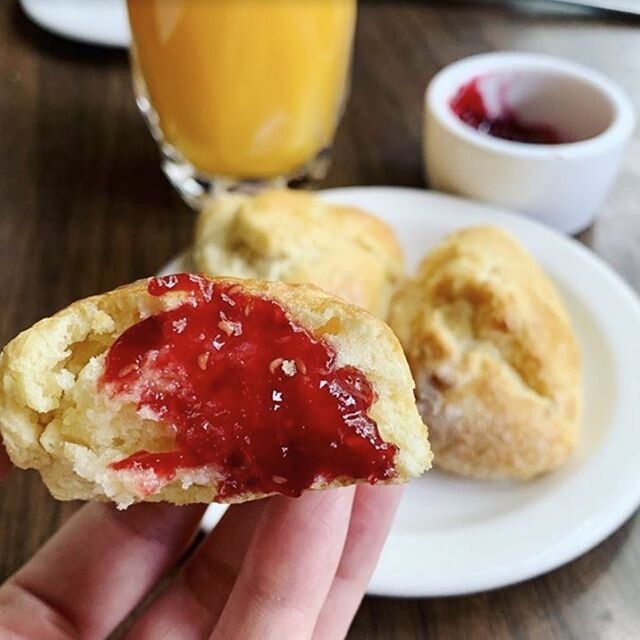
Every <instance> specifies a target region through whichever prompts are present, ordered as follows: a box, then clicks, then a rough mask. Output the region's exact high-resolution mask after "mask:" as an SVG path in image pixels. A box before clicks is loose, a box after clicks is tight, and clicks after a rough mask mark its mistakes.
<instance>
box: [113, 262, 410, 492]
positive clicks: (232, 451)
mask: <svg viewBox="0 0 640 640" xmlns="http://www.w3.org/2000/svg"><path fill="white" fill-rule="evenodd" d="M148 291H149V293H150V294H151V295H153V296H162V295H165V294H166V293H167V292H170V291H187V292H188V293H189V296H188V297H187V298H186V300H185V302H184V303H182V304H181V305H180V306H179V307H177V308H176V309H173V310H171V311H164V312H161V313H158V314H157V315H153V316H150V317H149V318H146V319H145V320H142V321H141V322H139V323H138V324H136V325H133V326H132V327H130V328H129V329H127V330H126V331H125V332H124V333H123V334H122V335H121V336H120V337H119V338H118V339H117V340H116V341H115V342H114V344H113V345H112V346H111V348H110V349H109V351H108V352H107V356H106V364H105V372H104V374H103V377H102V381H101V384H102V386H103V388H104V389H105V391H106V392H107V393H109V394H111V395H112V396H124V397H127V396H130V397H133V398H135V399H136V401H137V405H138V410H139V411H142V412H143V413H144V415H145V416H146V415H149V413H151V415H153V416H154V417H155V418H156V419H157V420H158V421H161V422H162V423H164V424H166V425H167V426H168V428H170V429H171V430H172V431H173V432H174V433H175V450H173V451H164V452H148V451H139V452H137V453H135V454H133V455H132V456H130V457H128V458H126V459H124V460H122V461H119V462H116V463H114V464H113V465H112V468H114V469H117V470H121V469H128V470H134V471H135V470H140V471H142V470H152V471H154V472H155V474H156V476H157V477H159V478H161V479H162V480H164V481H170V480H171V479H173V478H174V477H175V474H176V470H177V469H188V468H196V467H210V468H211V469H213V470H214V471H217V472H220V473H221V474H222V475H223V476H224V481H223V483H222V485H221V486H220V488H219V495H220V497H223V498H228V497H233V496H236V495H240V494H243V493H245V492H248V491H260V492H263V491H264V492H277V493H282V494H285V495H289V496H299V495H300V494H301V493H302V491H303V490H304V489H307V488H308V487H310V486H311V485H312V484H313V483H314V482H315V481H316V480H324V481H326V482H331V481H332V480H334V479H336V478H340V477H343V476H345V477H349V478H357V479H363V480H367V481H369V482H370V483H375V482H377V481H380V480H384V479H387V478H390V477H393V475H394V457H395V453H396V451H397V449H396V447H395V446H394V445H392V444H389V443H386V442H384V441H383V440H382V439H381V438H380V434H379V433H378V428H377V425H376V423H375V422H374V421H373V420H372V419H371V418H369V417H368V415H367V412H368V410H369V409H370V407H371V405H372V403H373V401H374V399H375V394H374V391H373V389H372V387H371V384H370V383H369V381H368V380H367V378H366V377H365V375H364V374H363V373H362V372H361V371H359V370H358V369H356V368H354V367H349V366H347V367H338V366H337V365H336V354H335V351H334V350H333V349H332V348H331V347H330V346H329V345H328V344H327V343H326V342H324V341H322V340H318V339H316V338H314V337H313V336H312V335H311V334H310V333H309V332H308V331H306V330H305V329H304V328H303V327H301V326H299V325H296V324H295V323H294V322H292V321H291V320H290V319H289V318H288V317H287V315H286V313H285V311H284V309H282V307H281V306H280V305H279V304H277V303H276V302H274V301H272V300H265V299H263V298H259V297H256V296H252V295H248V294H247V293H245V292H243V290H242V288H241V287H240V286H239V285H233V284H229V283H214V282H211V281H209V280H207V279H206V278H204V277H201V276H193V275H187V274H180V275H175V276H167V277H164V278H152V279H151V280H150V281H149V286H148Z"/></svg>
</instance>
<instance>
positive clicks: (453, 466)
mask: <svg viewBox="0 0 640 640" xmlns="http://www.w3.org/2000/svg"><path fill="white" fill-rule="evenodd" d="M390 324H391V326H392V328H393V329H394V331H395V333H396V334H397V335H398V337H399V338H400V342H401V343H402V345H403V347H404V350H405V353H406V354H407V357H408V359H409V364H410V366H411V369H412V371H413V375H414V378H415V380H416V390H417V397H418V406H419V408H420V410H421V413H422V416H423V417H424V419H425V420H426V421H427V422H428V424H429V426H430V439H431V446H432V448H433V452H434V462H435V464H436V465H437V466H439V467H441V468H442V469H446V470H449V471H452V472H455V473H459V474H463V475H467V476H474V477H477V478H522V479H524V478H532V477H534V476H537V475H538V474H541V473H544V472H546V471H550V470H552V469H556V468H557V467H559V466H560V465H562V463H563V462H565V460H566V459H567V458H568V456H569V454H570V453H571V451H572V449H573V448H574V445H575V443H576V438H577V434H578V424H579V421H580V410H581V370H580V354H579V350H578V345H577V343H576V338H575V336H574V334H573V331H572V329H571V325H570V322H569V318H568V315H567V312H566V311H565V309H564V308H563V305H562V302H561V301H560V298H559V296H558V294H557V292H556V290H555V289H554V287H553V285H552V284H551V282H550V280H549V279H548V278H547V276H546V275H545V274H544V272H543V271H542V269H541V268H540V267H539V266H538V265H537V264H536V262H535V261H534V260H533V258H532V257H531V256H530V255H529V254H528V253H527V252H526V251H525V250H524V249H523V248H522V247H521V246H520V244H519V243H518V242H517V241H516V239H515V238H513V237H512V236H511V235H509V234H508V233H506V232H505V231H502V230H501V229H499V228H496V227H489V226H486V227H475V228H469V229H464V230H463V231H460V232H458V233H454V234H453V235H451V236H449V237H448V238H446V239H445V240H444V242H443V243H442V244H441V245H440V246H439V247H438V248H436V249H435V250H434V251H433V252H432V253H430V254H429V255H428V256H427V257H426V258H425V259H424V261H423V262H422V264H421V265H420V267H419V270H418V273H417V275H416V277H415V278H413V279H411V280H409V281H407V282H406V284H405V285H404V286H403V287H402V288H401V289H400V290H399V291H398V293H397V295H396V296H395V298H394V300H393V302H392V305H391V310H390Z"/></svg>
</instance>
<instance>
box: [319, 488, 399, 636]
mask: <svg viewBox="0 0 640 640" xmlns="http://www.w3.org/2000/svg"><path fill="white" fill-rule="evenodd" d="M402 491H403V487H402V486H399V485H396V486H379V487H372V486H371V485H359V486H358V488H357V489H356V495H355V498H354V501H353V509H352V511H351V520H350V522H349V531H348V533H347V540H346V542H345V545H344V550H343V552H342V557H341V558H340V564H339V565H338V569H337V571H336V575H335V578H334V580H333V583H332V585H331V589H330V590H329V594H328V595H327V599H326V601H325V603H324V606H323V607H322V611H321V612H320V615H319V617H318V621H317V623H316V627H315V630H314V633H313V640H337V639H338V638H344V637H345V636H346V635H347V632H348V631H349V627H350V626H351V621H352V620H353V617H354V615H355V614H356V611H357V610H358V607H359V606H360V602H361V601H362V597H363V596H364V593H365V590H366V588H367V585H368V584H369V580H370V579H371V575H372V574H373V570H374V569H375V567H376V564H377V562H378V557H379V555H380V552H381V551H382V547H383V545H384V541H385V540H386V538H387V534H388V533H389V529H390V528H391V524H392V522H393V517H394V515H395V513H396V510H397V508H398V504H399V503H400V498H401V497H402Z"/></svg>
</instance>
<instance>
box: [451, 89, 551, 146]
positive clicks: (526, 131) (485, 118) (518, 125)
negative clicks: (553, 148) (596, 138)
mask: <svg viewBox="0 0 640 640" xmlns="http://www.w3.org/2000/svg"><path fill="white" fill-rule="evenodd" d="M480 80H481V78H476V79H474V80H472V81H471V82H469V83H467V84H465V85H464V86H462V87H461V88H460V89H459V91H458V93H457V94H456V95H455V96H454V98H453V99H452V100H451V103H450V105H451V109H452V110H453V112H454V113H455V114H456V115H457V116H458V118H459V119H460V120H462V122H464V123H465V124H468V125H469V126H470V127H473V128H474V129H477V130H478V131H480V132H482V133H486V134H488V135H490V136H493V137H494V138H502V139H503V140H511V141H512V142H526V143H528V144H562V142H563V140H562V138H561V136H560V134H559V133H558V132H557V131H556V130H555V129H554V128H553V127H552V126H550V125H546V124H529V123H524V122H522V120H520V118H519V117H518V116H517V115H516V114H515V113H514V112H513V111H512V110H511V109H510V108H509V107H508V106H507V105H503V106H502V109H501V110H502V113H501V115H499V116H498V117H491V116H490V115H489V113H488V111H487V108H486V105H485V101H484V98H483V97H482V93H481V91H480V86H479V83H480Z"/></svg>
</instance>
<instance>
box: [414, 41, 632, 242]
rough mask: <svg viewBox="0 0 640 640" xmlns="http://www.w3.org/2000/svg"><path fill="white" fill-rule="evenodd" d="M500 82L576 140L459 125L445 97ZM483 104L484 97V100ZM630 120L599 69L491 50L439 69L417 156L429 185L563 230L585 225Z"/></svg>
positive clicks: (522, 104) (539, 118) (514, 99)
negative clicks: (528, 139)
mask: <svg viewBox="0 0 640 640" xmlns="http://www.w3.org/2000/svg"><path fill="white" fill-rule="evenodd" d="M487 76H490V77H491V78H497V79H498V84H500V85H501V89H500V91H501V95H503V94H504V95H506V96H507V97H506V100H507V102H508V106H509V108H510V109H513V110H514V111H515V112H516V113H517V114H518V115H519V116H521V117H522V119H523V120H525V121H531V122H535V123H539V124H547V125H550V126H553V127H555V128H556V129H558V131H560V132H561V133H565V134H567V135H571V136H572V139H573V138H574V137H575V138H576V139H580V141H579V142H570V143H566V144H557V145H540V144H528V143H519V142H511V141H508V140H502V139H499V138H495V137H492V136H490V135H487V134H485V133H481V132H479V131H477V130H476V129H474V128H473V127H470V126H469V125H467V124H465V123H464V122H462V121H461V120H460V119H459V118H458V116H457V115H456V114H455V113H454V112H453V111H452V109H451V106H450V103H451V100H452V98H453V97H454V96H455V95H456V94H457V92H458V91H459V89H460V88H461V87H462V86H464V85H465V84H467V83H468V82H470V81H472V80H473V79H476V78H486V77H487ZM489 102H490V100H489ZM634 126H635V116H634V112H633V108H632V106H631V103H630V101H629V99H628V98H627V96H626V95H625V94H624V93H623V91H622V90H621V89H619V88H618V87H617V86H616V85H614V84H613V83H612V82H610V81H609V80H608V79H607V78H605V77H603V76H602V75H600V74H599V73H596V72H594V71H591V70H590V69H587V68H585V67H583V66H580V65H577V64H574V63H571V62H567V61H564V60H559V59H557V58H553V57H550V56H545V55H538V54H528V53H489V54H483V55H478V56H473V57H471V58H466V59H464V60H461V61H459V62H456V63H454V64H452V65H449V66H448V67H445V68H444V69H443V70H442V71H440V72H439V73H438V74H437V75H436V76H435V77H434V78H433V80H432V81H431V83H430V84H429V87H428V88H427V92H426V96H425V118H424V155H425V166H426V170H427V180H428V183H429V184H430V186H431V187H432V188H434V189H439V190H442V191H449V192H452V193H457V194H460V195H464V196H467V197H470V198H474V199H476V200H481V201H484V202H490V203H494V204H498V205H501V206H504V207H508V208H510V209H514V210H517V211H521V212H523V213H526V214H528V215H530V216H531V217H534V218H537V219H538V220H540V221H542V222H544V223H546V224H548V225H551V226H553V227H556V228H557V229H560V230H561V231H564V232H567V233H577V232H578V231H581V230H582V229H584V228H586V227H587V226H589V224H590V223H591V222H592V221H593V219H594V217H595V214H596V211H597V209H598V207H599V206H600V205H601V204H602V201H603V200H604V198H605V196H606V195H607V192H608V191H609V189H610V187H611V185H612V183H613V180H614V178H615V176H616V174H617V172H618V169H619V167H620V161H621V158H622V154H623V151H624V148H625V145H626V143H627V142H628V140H629V138H630V137H631V134H632V132H633V129H634Z"/></svg>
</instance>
